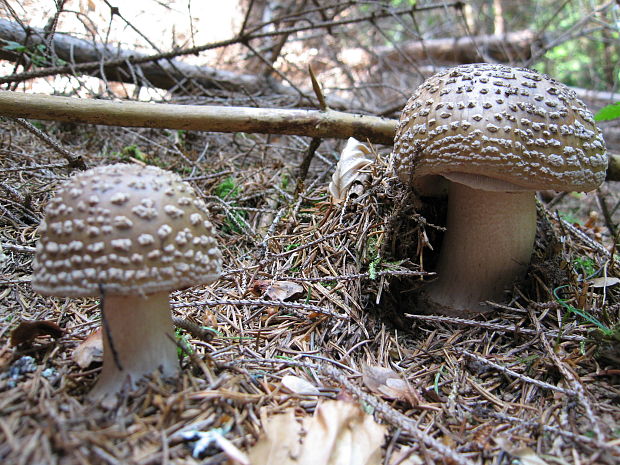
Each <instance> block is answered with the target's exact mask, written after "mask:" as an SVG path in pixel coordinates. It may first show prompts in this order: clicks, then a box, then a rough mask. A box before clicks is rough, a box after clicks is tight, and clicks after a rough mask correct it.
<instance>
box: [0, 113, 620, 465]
mask: <svg viewBox="0 0 620 465" xmlns="http://www.w3.org/2000/svg"><path fill="white" fill-rule="evenodd" d="M40 127H41V128H42V129H44V131H45V132H47V133H48V134H50V135H52V136H54V137H55V138H56V139H58V140H59V141H60V142H61V143H62V144H63V146H65V147H67V148H68V149H69V150H70V151H71V152H72V153H74V154H76V155H81V156H82V157H83V159H84V161H85V162H86V164H87V165H88V166H89V167H93V166H97V165H101V164H108V163H112V162H127V163H146V164H156V165H158V166H161V167H163V168H165V169H169V170H172V171H175V172H177V173H179V174H180V175H181V176H182V177H183V178H184V179H186V180H188V182H190V183H191V184H192V185H193V186H194V187H195V188H196V189H197V190H198V192H200V193H201V194H202V195H203V196H204V198H205V200H206V201H207V203H208V206H209V208H210V211H211V212H212V215H213V222H214V224H215V225H216V227H217V230H218V233H219V240H220V245H221V249H222V252H223V254H224V269H223V273H222V277H221V278H220V279H219V280H218V281H217V282H215V283H213V284H212V285H208V286H203V287H197V288H193V289H190V290H186V291H179V292H175V293H173V294H172V296H171V301H172V307H173V310H174V315H175V316H176V317H178V318H181V319H183V320H184V321H185V322H186V323H187V322H193V323H195V324H197V325H199V326H206V327H208V328H210V329H211V330H212V331H211V334H212V335H214V337H207V336H205V334H204V333H201V332H200V331H192V330H191V329H192V326H191V325H188V324H185V327H186V329H187V328H189V329H190V332H188V331H186V330H184V329H179V330H178V332H177V334H178V338H179V341H181V342H182V343H183V344H186V345H187V346H189V347H191V351H188V352H191V353H189V354H188V353H185V354H182V355H181V356H180V363H181V365H182V375H181V376H180V377H179V378H178V379H177V380H175V382H166V381H163V380H161V379H159V378H158V377H157V376H154V377H152V378H151V379H149V380H148V381H147V382H144V383H142V384H141V385H139V386H138V387H137V388H136V389H135V390H134V391H132V392H128V393H125V395H124V396H123V397H122V399H120V400H119V402H118V405H116V406H115V407H114V408H112V409H106V408H103V407H101V406H99V405H97V404H94V403H92V402H90V401H89V400H88V399H87V398H86V394H87V393H88V391H89V390H90V389H91V387H92V386H93V384H94V383H95V381H96V379H97V377H98V372H99V371H100V354H98V353H97V352H96V351H94V352H88V346H85V345H84V341H85V340H86V339H87V338H88V337H89V335H91V334H92V333H93V332H94V331H95V330H96V329H97V328H98V327H99V325H100V312H99V310H98V304H97V300H96V299H90V298H80V299H78V298H53V297H43V296H40V295H38V294H36V293H34V292H33V290H32V289H31V286H30V274H31V264H32V260H33V253H34V247H35V245H36V241H37V226H38V224H39V222H40V220H41V218H42V215H43V208H44V205H45V203H46V201H47V200H48V199H49V197H50V195H51V194H52V193H53V192H54V190H55V189H56V188H57V187H58V186H59V185H60V184H61V183H62V182H63V181H64V180H66V179H67V178H68V177H69V176H70V174H71V170H70V169H68V167H67V162H66V160H65V159H64V158H63V157H62V156H61V155H59V154H58V153H56V152H55V151H53V150H52V149H49V148H47V147H46V146H45V145H43V144H42V143H41V141H40V140H39V139H37V138H36V137H34V136H33V135H32V134H31V133H29V132H28V131H26V130H24V129H23V128H22V127H21V126H18V125H16V124H15V123H14V122H10V121H9V122H7V123H5V124H3V125H2V127H1V128H0V173H1V174H2V179H1V180H0V190H1V191H2V204H0V209H1V210H0V225H1V228H0V241H1V243H2V245H3V253H4V259H3V260H2V262H1V263H0V267H1V269H0V271H1V273H2V274H1V276H0V461H1V462H2V463H3V464H7V465H8V464H27V463H32V464H42V463H45V464H67V465H73V464H87V463H88V464H96V463H106V464H116V463H123V464H158V463H170V462H173V463H179V464H181V463H188V464H193V463H202V464H215V463H225V462H226V461H227V460H231V458H233V457H237V460H240V461H241V462H243V458H242V456H241V455H239V454H240V453H241V452H245V453H248V451H249V450H250V449H251V448H252V446H254V444H256V442H257V441H258V440H259V437H261V434H263V431H264V429H265V424H266V421H267V419H268V418H274V416H276V415H277V414H279V413H286V412H288V414H289V417H286V416H282V418H289V421H291V422H292V423H291V424H288V425H287V426H286V427H287V428H290V430H288V431H293V430H294V428H293V424H295V422H296V421H297V420H299V419H301V418H307V417H310V416H312V414H313V412H315V410H316V409H317V405H319V404H326V405H327V403H328V401H329V400H337V401H338V402H339V403H338V404H337V405H341V404H342V403H345V404H351V403H356V404H359V405H361V406H363V409H364V411H365V412H366V413H368V414H371V415H374V418H375V420H376V422H378V423H379V424H381V425H384V427H383V428H382V429H381V433H380V434H381V435H382V436H381V438H380V439H381V440H380V441H379V444H381V446H382V449H381V454H382V456H383V458H382V459H380V460H379V461H377V462H372V463H385V464H392V465H396V464H397V463H402V464H417V463H450V464H456V463H463V464H464V463H479V464H482V463H485V464H487V463H488V464H502V463H504V464H508V463H524V464H541V463H549V464H555V463H558V464H563V463H571V464H587V463H597V464H617V463H618V462H620V342H619V341H620V332H619V330H618V326H617V325H618V322H619V321H620V291H619V290H618V288H619V287H620V286H617V285H616V286H614V279H613V278H614V277H617V276H619V265H618V262H617V261H615V259H617V257H618V256H617V255H615V259H614V255H613V251H612V249H611V244H612V243H613V240H612V232H610V231H611V230H613V229H614V228H615V227H617V225H618V222H619V221H618V212H617V211H614V209H616V210H617V206H618V202H619V200H620V190H619V189H618V185H617V184H611V183H610V184H605V185H604V186H603V187H602V188H601V189H600V190H599V191H598V193H590V194H587V195H584V194H581V195H577V194H567V195H560V196H557V195H555V194H549V193H543V194H542V195H541V199H542V201H541V202H540V204H539V224H538V235H537V241H536V251H535V254H534V257H533V261H532V265H531V267H530V270H529V273H528V276H527V278H526V280H525V282H524V283H522V284H520V285H519V286H518V287H517V288H516V289H515V292H514V296H515V297H514V298H513V300H511V301H510V302H508V303H503V304H498V305H496V306H495V309H494V311H493V312H491V313H489V314H488V315H486V316H482V317H479V318H476V319H471V320H466V319H461V320H459V319H451V318H446V317H437V316H422V315H416V314H415V309H414V308H409V306H408V305H405V304H403V302H405V301H406V296H407V295H408V294H411V292H407V290H415V289H416V287H419V286H420V285H421V283H422V282H423V281H425V280H426V281H428V280H429V279H431V278H432V275H429V274H428V273H427V272H426V271H425V270H424V269H423V265H425V264H427V263H428V264H431V265H432V262H433V259H434V257H435V255H434V254H435V252H434V251H433V250H431V249H430V248H429V247H427V245H426V244H428V242H429V241H430V243H431V244H432V245H433V246H434V249H435V250H438V249H439V247H438V245H437V244H438V240H439V239H440V232H441V228H440V227H439V228H437V227H435V226H433V224H437V225H439V226H441V224H442V221H443V220H442V218H441V211H442V205H441V204H439V203H437V204H432V205H428V204H424V203H423V202H421V201H420V199H414V198H413V197H412V195H411V194H410V193H408V192H407V191H406V190H404V189H403V188H401V187H400V186H398V185H397V184H396V183H395V181H394V179H392V178H390V176H389V170H388V168H387V162H386V160H387V158H388V155H389V148H387V147H384V148H379V159H378V161H377V163H375V164H374V165H373V166H372V167H371V168H370V170H369V171H370V173H369V174H370V176H368V177H367V179H366V180H365V181H364V184H363V185H362V188H361V189H357V195H355V196H351V197H349V198H348V199H347V201H346V202H343V203H339V204H336V203H333V202H332V201H331V198H330V195H329V191H328V183H329V180H330V176H331V174H332V172H333V169H334V167H335V163H336V161H337V157H338V150H339V147H340V145H341V144H340V143H336V142H334V141H324V142H323V144H322V145H321V146H320V147H319V149H318V151H317V153H315V155H314V158H313V160H312V165H311V169H310V170H309V172H308V173H307V174H306V175H304V177H303V179H301V178H299V177H298V174H299V171H298V170H299V166H300V165H301V164H302V160H303V158H304V156H305V155H306V153H307V151H308V150H307V141H306V140H305V139H302V138H298V137H274V136H270V137H266V136H256V135H252V134H233V135H214V134H201V133H187V132H183V131H160V130H157V131H155V130H130V129H120V128H116V129H115V128H103V127H92V126H83V127H82V126H74V125H58V124H52V123H45V124H43V125H41V126H40ZM603 205H604V206H603ZM422 214H423V216H422ZM614 215H615V216H614ZM614 225H616V226H614ZM422 251H423V252H422ZM429 269H431V268H430V266H429ZM595 278H602V279H598V280H595ZM597 286H598V287H597ZM403 289H404V291H403ZM403 307H406V308H403ZM24 320H30V321H37V322H41V321H47V322H53V323H54V324H55V325H57V327H58V328H60V330H61V331H62V334H61V335H60V337H55V338H54V337H49V336H45V335H43V336H41V337H36V338H29V337H25V339H24V340H23V341H22V343H21V344H18V345H16V346H14V345H12V343H11V334H12V332H13V330H15V328H16V327H18V325H19V324H20V322H22V321H24ZM50 327H53V326H52V325H49V324H48V326H45V324H42V326H41V327H40V328H39V329H41V331H42V333H43V334H45V333H46V332H49V331H50ZM54 328H55V327H54ZM34 335H35V334H32V335H31V336H34ZM52 335H55V336H59V334H58V333H57V332H54V331H53V330H52ZM80 356H81V357H86V359H84V358H82V359H80V358H79V357H80ZM78 359H79V360H80V363H81V365H82V366H80V365H78V363H77V361H76V360H78ZM334 405H335V404H334ZM290 412H292V413H293V415H292V416H290V415H291V414H290ZM296 419H297V420H296ZM325 421H326V422H327V423H330V424H331V426H329V427H328V426H325V425H324V427H325V428H326V429H329V428H333V429H334V431H335V432H334V431H332V433H333V434H334V435H336V437H340V438H341V439H342V437H343V436H342V435H343V434H344V431H345V430H347V429H348V430H349V433H350V434H353V440H352V443H353V444H355V447H354V448H353V449H355V448H360V449H363V448H364V447H367V446H368V447H370V446H369V445H368V444H367V442H365V440H364V439H361V438H360V436H355V434H356V433H359V434H362V433H363V431H365V426H362V423H359V424H358V423H351V424H347V423H346V422H345V423H342V422H341V423H339V422H338V419H337V418H336V416H335V415H331V416H330V415H328V416H327V417H326V420H325ZM351 425H357V426H351ZM370 429H372V428H370ZM274 434H275V433H274ZM325 434H326V435H327V433H325ZM291 435H292V433H291ZM286 436H287V435H286V434H282V432H280V433H279V436H278V435H277V434H276V437H277V438H278V439H273V437H272V442H271V443H270V447H271V453H272V454H275V455H272V456H271V457H272V459H273V457H277V456H278V455H277V454H278V453H281V452H278V451H277V450H278V449H279V448H280V449H281V448H283V447H284V445H283V444H284V443H285V442H286V441H287V440H291V438H290V437H289V438H287V437H286ZM199 437H203V438H210V439H213V444H211V445H210V446H209V447H204V448H200V447H196V446H197V445H198V446H200V445H201V444H197V443H196V439H197V438H199ZM309 437H310V436H309V435H308V436H307V438H309ZM326 437H327V436H326ZM222 438H225V439H227V440H228V441H226V440H225V439H222ZM294 440H295V441H296V439H295V438H294ZM308 440H309V439H308ZM207 442H208V441H207ZM327 443H328V441H327V439H325V441H324V442H323V443H320V444H319V446H318V447H317V450H314V451H310V452H309V451H307V450H306V451H305V452H304V454H311V453H312V454H316V455H317V456H316V457H314V458H312V457H310V456H306V457H305V459H306V460H309V462H307V463H310V462H312V463H321V462H320V461H319V458H318V455H319V452H320V451H319V449H321V448H322V447H327ZM291 447H292V446H291ZM341 447H343V448H346V443H345V441H344V439H342V440H341ZM251 454H258V455H252V457H253V463H266V462H261V459H260V458H257V457H265V455H264V454H265V453H264V452H259V453H257V452H256V451H254V452H251ZM261 454H263V455H262V456H261ZM519 461H520V462H519ZM274 463H275V462H274ZM282 463H285V462H282ZM290 463H293V462H290ZM295 463H296V462H295ZM351 463H355V462H351Z"/></svg>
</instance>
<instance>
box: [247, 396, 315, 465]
mask: <svg viewBox="0 0 620 465" xmlns="http://www.w3.org/2000/svg"><path fill="white" fill-rule="evenodd" d="M261 424H262V426H263V432H262V434H261V437H260V438H259V440H258V442H257V443H256V444H255V445H254V447H252V448H251V449H250V451H249V453H248V456H249V458H250V463H251V464H252V465H271V464H276V463H277V464H278V465H292V464H293V463H295V462H294V461H293V457H299V454H300V451H301V441H300V437H301V423H300V422H298V421H297V420H296V419H295V410H294V409H293V408H289V409H286V410H285V411H284V413H283V414H280V415H273V416H271V417H269V418H267V416H266V410H265V409H261ZM317 465H318V464H317Z"/></svg>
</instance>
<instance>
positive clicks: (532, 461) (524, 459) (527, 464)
mask: <svg viewBox="0 0 620 465" xmlns="http://www.w3.org/2000/svg"><path fill="white" fill-rule="evenodd" d="M510 454H511V455H513V456H515V457H518V458H519V459H520V461H521V464H522V465H547V462H545V461H544V460H543V459H541V458H540V457H539V456H538V455H536V452H534V451H533V450H532V449H530V448H529V447H523V448H521V449H517V450H513V451H511V452H510Z"/></svg>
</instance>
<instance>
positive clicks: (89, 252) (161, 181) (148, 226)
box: [32, 164, 222, 396]
mask: <svg viewBox="0 0 620 465" xmlns="http://www.w3.org/2000/svg"><path fill="white" fill-rule="evenodd" d="M39 233H40V240H39V243H38V245H37V252H36V256H35V261H34V263H33V276H32V286H33V289H34V290H35V291H37V292H39V293H41V294H44V295H55V296H99V295H100V292H101V289H103V290H104V293H105V297H104V319H105V323H107V326H108V331H107V333H108V334H107V336H108V337H105V336H104V365H103V372H102V375H101V377H100V380H99V382H98V385H97V386H96V388H95V393H96V394H97V395H99V396H105V395H107V394H111V393H115V392H117V391H118V390H119V389H120V388H121V387H122V385H123V383H125V382H126V381H127V378H129V381H130V382H131V381H133V380H135V379H137V378H139V377H140V376H142V375H144V374H148V373H151V372H152V371H154V370H156V369H158V368H161V369H162V370H163V373H164V375H166V376H173V375H174V374H176V372H177V371H178V361H177V357H176V347H175V344H174V341H173V340H171V339H170V337H169V336H172V335H173V330H172V322H171V318H170V306H169V298H168V294H169V292H170V291H172V290H175V289H184V288H187V287H190V286H195V285H199V284H205V283H209V282H212V281H214V280H215V279H217V277H218V276H219V273H220V268H221V262H222V256H221V253H220V250H219V249H218V247H217V242H216V238H215V231H214V228H213V226H212V224H211V222H210V221H209V213H208V211H207V208H206V206H205V204H204V202H203V201H202V200H201V199H199V198H198V197H197V196H196V193H195V191H194V190H193V188H192V187H191V186H190V185H189V184H187V183H186V182H184V181H182V180H181V178H180V177H179V176H178V175H176V174H174V173H171V172H168V171H164V170H162V169H159V168H156V167H153V166H147V167H143V166H139V165H127V164H115V165H109V166H103V167H98V168H94V169H91V170H88V171H85V172H83V173H79V174H77V175H76V176H74V177H73V178H71V179H70V180H69V182H68V183H67V184H65V185H64V186H63V187H62V188H61V189H60V190H58V192H57V193H56V194H55V196H54V197H53V198H52V199H51V200H50V201H49V203H48V205H47V207H46V209H45V219H44V221H43V222H42V223H41V226H40V228H39ZM114 356H115V357H116V360H114V359H113V358H114Z"/></svg>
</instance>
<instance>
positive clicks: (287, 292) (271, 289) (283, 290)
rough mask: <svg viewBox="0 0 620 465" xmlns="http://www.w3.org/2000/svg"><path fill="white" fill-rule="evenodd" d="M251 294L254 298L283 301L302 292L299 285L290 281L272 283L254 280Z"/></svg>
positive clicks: (302, 289) (301, 287)
mask: <svg viewBox="0 0 620 465" xmlns="http://www.w3.org/2000/svg"><path fill="white" fill-rule="evenodd" d="M251 290H252V293H253V294H254V295H256V296H260V295H266V296H267V297H269V298H270V299H272V300H281V301H285V300H287V299H290V298H291V297H294V296H296V295H298V294H302V293H303V292H304V287H303V286H302V285H301V284H298V283H294V282H292V281H276V282H274V283H272V282H271V281H267V280H261V279H259V280H256V281H254V282H253V283H252V289H251Z"/></svg>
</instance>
